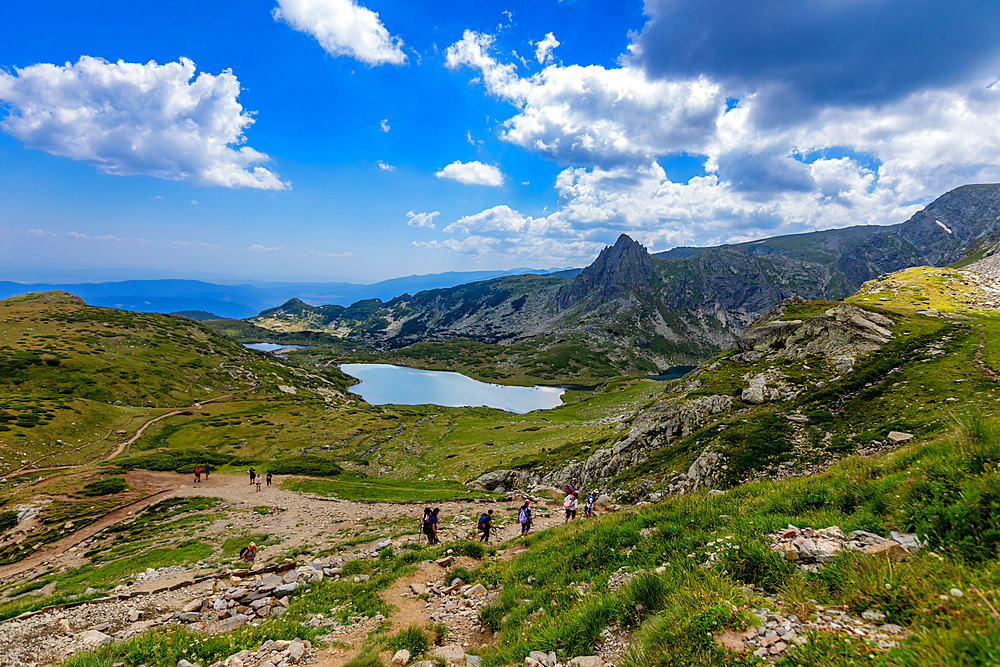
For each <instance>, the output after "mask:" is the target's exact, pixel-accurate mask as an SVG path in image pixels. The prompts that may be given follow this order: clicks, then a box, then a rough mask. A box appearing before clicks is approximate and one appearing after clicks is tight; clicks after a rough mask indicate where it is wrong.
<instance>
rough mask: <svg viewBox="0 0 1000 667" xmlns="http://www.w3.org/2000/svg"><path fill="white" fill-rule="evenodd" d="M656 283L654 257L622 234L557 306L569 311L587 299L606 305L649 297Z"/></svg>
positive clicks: (561, 293) (564, 290) (565, 291)
mask: <svg viewBox="0 0 1000 667" xmlns="http://www.w3.org/2000/svg"><path fill="white" fill-rule="evenodd" d="M655 280H656V270H655V269H654V268H653V259H652V257H650V255H649V253H648V252H646V249H645V248H644V247H642V246H641V245H640V244H638V243H636V242H635V241H633V240H632V239H631V238H629V237H628V236H627V235H625V234H622V235H621V236H619V237H618V241H617V242H616V243H615V244H614V245H613V246H610V247H607V248H605V249H604V250H602V251H601V254H600V255H598V256H597V259H596V260H594V263H593V264H591V265H590V266H588V267H587V268H585V269H584V270H583V271H582V272H580V275H578V276H577V277H576V278H575V279H574V280H573V283H572V284H570V285H568V286H566V287H564V288H562V289H561V290H560V291H559V295H558V296H557V297H556V303H557V304H558V305H559V308H561V309H566V308H569V307H570V306H573V305H574V304H576V303H578V302H579V301H581V300H582V299H584V298H588V297H589V298H590V299H591V300H592V301H597V302H607V301H611V300H613V299H617V298H619V297H621V296H623V295H626V294H628V293H629V292H635V293H638V294H648V293H649V292H650V291H651V287H652V283H653V282H654V281H655Z"/></svg>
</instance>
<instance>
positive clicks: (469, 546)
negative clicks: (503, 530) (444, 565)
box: [450, 541, 486, 560]
mask: <svg viewBox="0 0 1000 667" xmlns="http://www.w3.org/2000/svg"><path fill="white" fill-rule="evenodd" d="M450 548H451V549H452V550H453V551H454V554H455V555H456V556H469V557H470V558H475V559H476V560H479V559H481V558H482V557H483V556H485V555H486V547H485V546H483V545H482V544H480V543H479V542H468V541H466V542H455V543H454V544H451V545H450Z"/></svg>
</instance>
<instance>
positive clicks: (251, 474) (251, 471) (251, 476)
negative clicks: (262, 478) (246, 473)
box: [250, 468, 257, 484]
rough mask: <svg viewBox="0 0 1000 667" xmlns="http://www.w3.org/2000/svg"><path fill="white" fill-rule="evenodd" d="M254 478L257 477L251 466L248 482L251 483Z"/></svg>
mask: <svg viewBox="0 0 1000 667" xmlns="http://www.w3.org/2000/svg"><path fill="white" fill-rule="evenodd" d="M256 479H257V471H256V470H254V469H253V468H250V483H251V484H253V483H254V481H256Z"/></svg>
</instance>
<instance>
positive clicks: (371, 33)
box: [272, 0, 406, 65]
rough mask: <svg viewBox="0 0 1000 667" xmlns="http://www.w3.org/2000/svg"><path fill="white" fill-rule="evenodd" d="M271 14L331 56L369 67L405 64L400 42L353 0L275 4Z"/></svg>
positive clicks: (280, 0)
mask: <svg viewBox="0 0 1000 667" xmlns="http://www.w3.org/2000/svg"><path fill="white" fill-rule="evenodd" d="M272 14H273V16H274V18H275V20H283V21H284V22H285V23H287V24H288V25H289V26H291V27H292V28H293V29H295V30H298V31H300V32H304V33H306V34H309V35H312V36H313V37H315V38H316V40H317V41H318V42H319V43H320V46H322V47H323V49H324V50H325V51H326V52H327V53H329V54H330V55H331V56H349V57H351V58H355V59H357V60H360V61H361V62H363V63H368V64H369V65H385V64H389V65H402V64H403V63H405V62H406V54H405V53H403V49H402V46H403V41H402V40H401V39H400V38H399V37H392V36H391V35H390V34H389V31H388V30H386V28H385V26H384V25H382V21H381V20H379V17H378V14H377V13H376V12H373V11H372V10H370V9H367V8H365V7H362V6H360V5H358V4H357V3H356V2H354V1H353V0H278V6H277V7H275V8H274V10H273V11H272Z"/></svg>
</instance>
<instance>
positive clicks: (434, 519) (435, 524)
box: [431, 507, 441, 544]
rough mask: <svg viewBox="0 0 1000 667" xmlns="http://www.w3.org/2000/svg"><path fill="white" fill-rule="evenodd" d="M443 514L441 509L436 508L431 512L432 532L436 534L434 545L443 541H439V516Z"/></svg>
mask: <svg viewBox="0 0 1000 667" xmlns="http://www.w3.org/2000/svg"><path fill="white" fill-rule="evenodd" d="M440 512H441V508H440V507H435V508H434V509H433V510H431V531H432V532H433V534H434V541H433V542H432V544H437V543H439V542H440V541H441V540H439V539H438V514H439V513H440Z"/></svg>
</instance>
